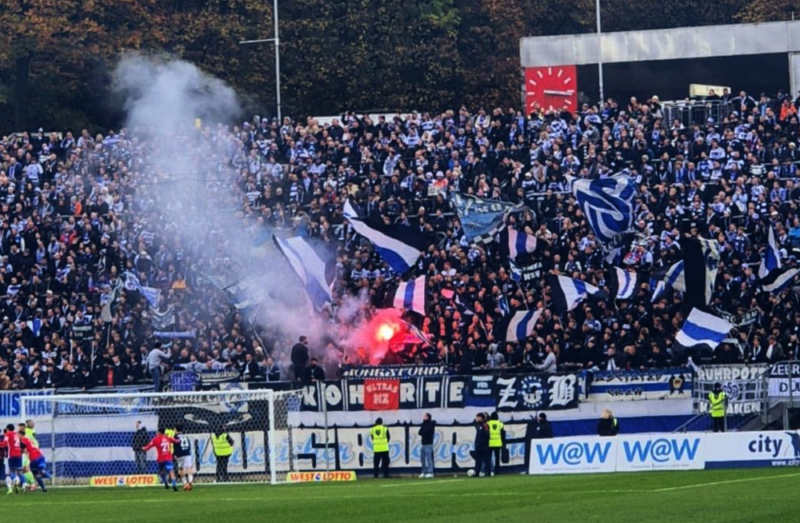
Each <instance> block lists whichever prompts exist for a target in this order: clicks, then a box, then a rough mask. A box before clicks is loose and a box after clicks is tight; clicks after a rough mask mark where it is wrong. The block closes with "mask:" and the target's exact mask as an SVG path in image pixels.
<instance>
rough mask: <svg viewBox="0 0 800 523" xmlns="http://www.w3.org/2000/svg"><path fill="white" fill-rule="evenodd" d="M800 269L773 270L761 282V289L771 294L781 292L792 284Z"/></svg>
mask: <svg viewBox="0 0 800 523" xmlns="http://www.w3.org/2000/svg"><path fill="white" fill-rule="evenodd" d="M797 273H800V269H788V270H783V271H781V270H778V271H775V272H772V273H771V274H770V275H769V276H767V278H765V279H764V280H762V282H761V290H762V291H764V292H768V293H770V294H776V295H777V294H780V293H782V292H783V291H785V290H786V289H788V288H789V287H791V286H792V283H793V282H794V279H795V277H796V276H797Z"/></svg>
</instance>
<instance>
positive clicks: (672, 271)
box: [664, 260, 686, 292]
mask: <svg viewBox="0 0 800 523" xmlns="http://www.w3.org/2000/svg"><path fill="white" fill-rule="evenodd" d="M683 265H684V264H683V260H681V261H679V262H676V263H674V264H672V266H671V267H670V268H669V269H668V270H667V274H666V276H664V283H665V284H667V285H669V286H670V287H672V288H673V289H675V290H676V291H681V292H685V291H686V277H685V276H684V274H683Z"/></svg>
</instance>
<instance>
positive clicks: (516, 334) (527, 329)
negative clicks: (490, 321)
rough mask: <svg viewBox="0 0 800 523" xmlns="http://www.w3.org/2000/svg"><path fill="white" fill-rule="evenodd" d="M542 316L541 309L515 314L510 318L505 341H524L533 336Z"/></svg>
mask: <svg viewBox="0 0 800 523" xmlns="http://www.w3.org/2000/svg"><path fill="white" fill-rule="evenodd" d="M541 315H542V311H541V310H540V309H537V310H535V311H533V310H530V311H517V312H515V313H514V314H513V315H512V316H510V317H509V321H508V326H507V327H506V330H505V333H506V339H505V341H522V340H524V339H525V338H527V337H529V336H532V335H533V328H534V327H535V326H536V322H537V321H539V316H541Z"/></svg>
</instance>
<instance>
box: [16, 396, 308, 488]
mask: <svg viewBox="0 0 800 523" xmlns="http://www.w3.org/2000/svg"><path fill="white" fill-rule="evenodd" d="M301 400H302V397H301V392H300V391H273V390H269V389H264V390H247V389H232V390H223V391H203V392H178V393H163V394H160V393H112V394H74V395H64V396H59V395H50V396H23V397H22V398H20V401H21V405H20V414H21V416H22V419H23V420H25V419H31V420H33V421H34V423H35V430H36V437H37V439H38V442H39V446H40V448H41V449H42V451H43V453H44V454H45V457H46V459H47V462H48V468H49V469H50V472H51V475H52V476H53V478H54V479H53V484H54V485H86V484H90V483H91V482H92V481H94V482H95V483H97V482H98V481H99V482H110V481H116V482H118V484H126V483H125V481H128V479H127V478H131V477H134V476H136V477H138V479H136V480H135V481H138V482H144V483H145V484H147V481H148V479H149V480H150V481H151V482H152V478H153V475H154V474H156V472H157V464H156V455H155V451H154V450H150V451H148V452H144V451H142V450H141V447H142V446H143V445H144V444H146V443H147V442H149V441H150V440H151V439H152V438H153V436H154V435H155V433H156V430H157V429H158V428H159V427H161V428H163V429H172V430H174V429H176V428H178V427H182V428H183V430H182V437H183V438H188V439H189V442H190V445H191V449H192V459H191V463H192V465H193V468H194V472H195V484H200V483H242V482H246V483H267V482H268V483H271V484H280V483H283V482H286V481H287V476H288V472H289V471H292V470H297V468H298V465H297V463H296V460H297V452H296V449H294V448H293V444H292V442H293V440H294V441H296V439H297V437H296V435H295V434H293V433H294V432H295V431H296V430H298V429H296V428H295V427H296V426H297V425H298V424H297V423H296V413H297V412H298V411H299V410H300V405H301ZM137 427H138V429H137ZM222 433H225V434H227V435H228V436H230V440H232V441H233V453H232V454H231V455H230V457H229V458H228V460H227V466H225V461H226V460H224V459H223V460H219V459H217V456H216V455H215V452H214V444H213V442H212V439H213V436H214V435H220V434H222ZM92 478H95V479H94V480H92ZM97 478H102V479H99V480H98V479H97Z"/></svg>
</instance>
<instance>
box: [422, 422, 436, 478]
mask: <svg viewBox="0 0 800 523" xmlns="http://www.w3.org/2000/svg"><path fill="white" fill-rule="evenodd" d="M417 434H419V437H420V440H421V441H420V444H421V445H422V449H421V450H422V451H421V453H420V461H421V462H422V472H421V473H420V475H419V477H421V478H432V477H433V470H434V460H433V440H434V437H435V436H436V422H435V421H433V419H432V418H431V415H430V414H428V413H426V414H425V416H423V418H422V426H420V428H419V431H418V432H417Z"/></svg>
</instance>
